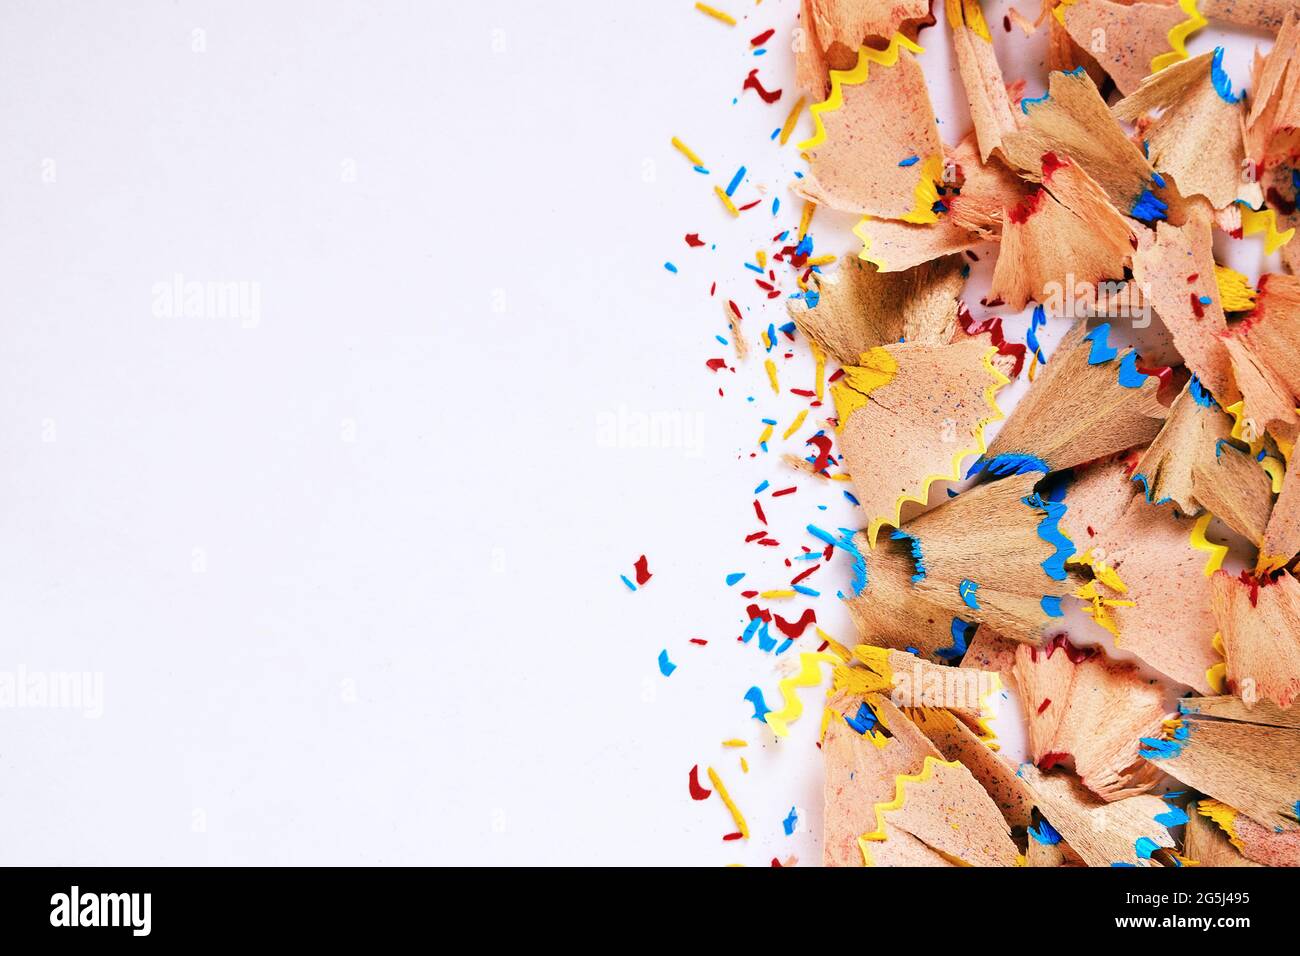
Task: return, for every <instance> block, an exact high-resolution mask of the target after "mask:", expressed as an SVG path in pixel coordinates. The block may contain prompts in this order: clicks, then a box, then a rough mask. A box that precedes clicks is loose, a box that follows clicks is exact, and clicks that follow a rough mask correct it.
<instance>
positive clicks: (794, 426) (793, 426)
mask: <svg viewBox="0 0 1300 956" xmlns="http://www.w3.org/2000/svg"><path fill="white" fill-rule="evenodd" d="M807 417H808V409H806V408H805V409H804V410H803V411H801V412H800V413H799V414H798V415H796V416H795V417H794V421H792V422H791V423H790V427H789V428H787V429H786V430H785V434H784V435H782V436H781V437H782V438H783V439H787V438H789V437H790V436H791V435H793V434H794V433H795V432H797V431H798V430H799V427H800V426H801V425H802V424H803V420H804V419H805V418H807Z"/></svg>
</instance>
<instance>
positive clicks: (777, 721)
mask: <svg viewBox="0 0 1300 956" xmlns="http://www.w3.org/2000/svg"><path fill="white" fill-rule="evenodd" d="M837 663H838V660H837V658H836V657H835V656H834V655H832V654H813V653H808V652H805V653H803V654H800V655H799V672H798V673H797V674H795V675H794V676H792V677H787V678H785V680H783V681H781V682H780V683H779V684H777V689H778V690H780V691H781V698H782V699H783V700H784V702H785V703H784V706H782V708H781V709H780V710H772V711H768V712H767V714H766V715H764V719H765V720H766V721H767V725H768V726H769V727H771V728H772V733H774V734H776V735H777V736H778V737H785V736H788V735H789V733H790V724H792V723H794V722H795V721H796V720H798V719H799V717H800V716H801V715H802V714H803V701H801V700H800V699H799V696H798V695H797V694H796V693H795V690H796V689H797V688H799V687H816V686H817V685H818V684H820V683H821V679H822V672H821V665H822V664H830V665H831V666H832V667H833V666H835V664H837Z"/></svg>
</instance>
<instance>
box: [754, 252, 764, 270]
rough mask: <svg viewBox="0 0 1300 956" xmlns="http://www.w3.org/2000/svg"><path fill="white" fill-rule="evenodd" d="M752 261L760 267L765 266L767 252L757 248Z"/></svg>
mask: <svg viewBox="0 0 1300 956" xmlns="http://www.w3.org/2000/svg"><path fill="white" fill-rule="evenodd" d="M754 261H755V262H757V263H758V267H759V268H760V269H765V268H767V253H766V252H764V251H763V250H762V249H759V250H758V252H756V253H754Z"/></svg>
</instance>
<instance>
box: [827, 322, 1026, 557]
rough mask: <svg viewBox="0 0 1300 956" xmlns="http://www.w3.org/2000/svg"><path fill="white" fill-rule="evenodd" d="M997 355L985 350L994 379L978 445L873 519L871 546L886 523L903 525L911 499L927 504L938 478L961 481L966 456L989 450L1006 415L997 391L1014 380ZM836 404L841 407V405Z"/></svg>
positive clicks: (987, 392) (869, 533)
mask: <svg viewBox="0 0 1300 956" xmlns="http://www.w3.org/2000/svg"><path fill="white" fill-rule="evenodd" d="M997 354H998V350H997V346H991V347H990V348H989V350H988V351H987V352H985V353H984V370H985V371H986V372H988V373H989V379H990V382H989V384H988V385H987V386H986V387H985V389H984V404H985V405H987V406H988V409H989V414H988V415H986V416H985V417H984V418H981V419H980V420H979V421H978V422H977V423H976V424H975V428H974V430H973V431H972V432H971V440H972V441H973V442H974V445H973V446H971V447H968V448H960V449H958V450H957V451H956V452H954V453H953V456H952V466H951V468H950V470H949V471H948V472H947V473H946V474H945V473H939V474H934V475H926V476H925V478H924V479H922V481H921V487H920V488H919V489H918V490H917V492H916V494H914V495H909V494H902V495H899V496H898V500H897V501H895V502H894V513H893V514H892V515H882V516H879V517H875V518H872V519H871V523H870V524H869V525H868V526H867V541H868V542H869V543H870V545H871V547H873V548H874V547H875V546H876V535H878V534H879V533H880V529H881V528H882V527H885V526H886V525H887V526H889V527H891V528H899V527H902V520H903V505H905V504H906V503H907V502H909V501H914V502H916V503H917V504H919V505H922V506H924V505H925V504H926V503H927V502H928V501H929V500H930V486H931V485H933V484H934V483H935V482H936V481H960V480H961V479H962V477H963V472H962V467H961V465H962V462H963V461H964V460H965V458H966V456H967V455H982V454H984V452H985V451H987V450H988V443H987V442H986V441H985V439H984V429H985V428H986V427H987V426H989V425H991V424H993V423H994V422H998V421H1001V420H1002V419H1003V418H1004V417H1006V416H1004V415H1003V414H1002V409H1001V408H999V407H998V402H997V394H998V390H999V389H1000V388H1002V386H1003V385H1006V384H1007V383H1008V382H1010V381H1011V379H1009V378H1007V376H1006V375H1004V374H1003V373H1002V372H1001V371H1000V370H999V369H998V367H997V366H995V365H994V364H993V357H994V356H995V355H997ZM838 384H839V383H838V382H837V383H836V385H838ZM864 400H865V399H864ZM836 407H837V408H838V406H836ZM844 422H845V418H844V417H842V416H841V417H840V427H843V426H844Z"/></svg>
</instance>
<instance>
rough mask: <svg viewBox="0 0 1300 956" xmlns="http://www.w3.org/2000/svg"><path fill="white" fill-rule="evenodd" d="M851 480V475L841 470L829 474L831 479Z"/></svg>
mask: <svg viewBox="0 0 1300 956" xmlns="http://www.w3.org/2000/svg"><path fill="white" fill-rule="evenodd" d="M852 480H853V476H852V475H846V474H844V473H843V472H841V473H840V474H838V475H831V481H852Z"/></svg>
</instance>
